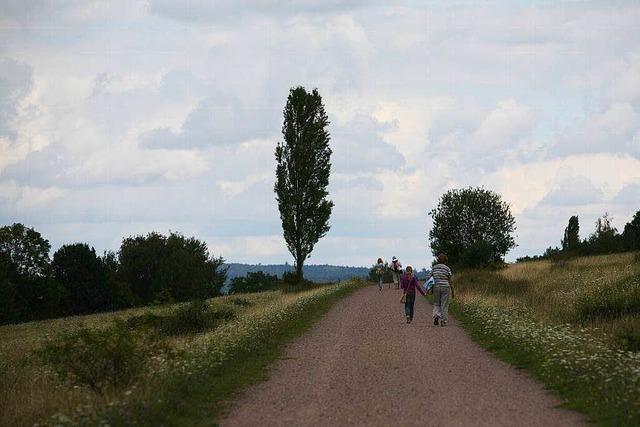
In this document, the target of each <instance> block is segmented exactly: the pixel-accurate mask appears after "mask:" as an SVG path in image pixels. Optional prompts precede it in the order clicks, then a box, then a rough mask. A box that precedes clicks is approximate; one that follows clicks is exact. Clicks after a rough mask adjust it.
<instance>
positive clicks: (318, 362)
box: [221, 287, 585, 426]
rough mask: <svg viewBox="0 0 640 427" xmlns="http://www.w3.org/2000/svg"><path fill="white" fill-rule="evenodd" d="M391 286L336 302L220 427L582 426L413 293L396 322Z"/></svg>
mask: <svg viewBox="0 0 640 427" xmlns="http://www.w3.org/2000/svg"><path fill="white" fill-rule="evenodd" d="M398 292H399V291H396V290H388V289H386V288H385V289H384V291H382V292H378V290H377V288H374V287H368V288H366V289H362V290H359V291H357V292H356V293H354V294H353V295H351V296H349V297H347V298H346V299H344V300H342V301H340V302H339V303H338V304H336V305H335V306H334V307H333V308H332V309H331V311H330V312H329V313H328V314H327V315H326V316H325V317H324V318H323V319H321V320H320V321H319V322H318V323H317V324H316V325H315V326H314V327H313V328H312V329H311V330H310V331H308V332H307V333H306V334H305V335H304V336H302V337H301V338H299V339H298V340H296V341H295V342H293V343H292V344H291V345H289V347H288V348H287V350H286V356H285V357H284V358H283V359H282V360H280V361H278V362H277V363H276V364H275V365H274V366H273V368H272V370H271V374H270V378H269V380H267V381H265V382H263V383H261V384H258V385H255V386H253V387H251V388H249V389H248V390H247V391H246V392H245V393H244V394H243V395H242V396H240V398H239V399H238V400H237V401H236V402H235V404H234V405H233V407H232V408H231V411H230V413H229V414H228V417H227V418H226V419H225V420H222V421H221V425H223V426H239V425H242V426H256V425H283V426H284V425H288V426H291V425H295V426H302V425H363V426H364V425H366V426H374V425H429V426H431V425H433V426H436V425H437V426H467V425H487V426H489V425H490V426H498V425H503V426H513V425H522V426H534V425H535V426H543V425H544V426H552V425H557V426H569V425H582V424H585V421H584V419H583V418H582V417H581V416H580V415H578V414H576V413H574V412H571V411H567V410H564V409H559V408H557V406H558V405H559V404H560V403H561V402H560V401H559V399H558V398H555V397H554V396H552V395H550V394H549V393H548V392H546V391H545V390H544V389H543V387H542V385H541V384H540V383H538V382H536V381H534V380H532V379H530V378H529V377H528V376H526V375H525V374H524V373H523V372H521V371H518V370H516V369H514V368H513V367H511V366H510V365H508V364H506V363H504V362H501V361H499V360H497V359H496V358H495V357H493V356H492V355H491V354H490V353H488V352H486V351H485V350H483V349H482V348H480V347H479V346H478V345H476V344H475V343H474V342H473V341H471V339H470V338H469V337H468V336H467V335H466V333H465V332H464V331H463V330H462V329H461V328H460V327H459V326H458V324H457V323H456V322H455V320H450V323H449V325H448V326H447V327H444V328H442V327H436V326H433V325H432V323H431V316H430V313H431V306H430V305H429V304H428V303H427V301H426V300H425V299H424V298H420V297H419V298H417V301H416V315H415V318H414V321H413V323H412V324H410V325H407V324H406V323H405V322H404V316H403V312H402V306H401V304H400V303H399V302H398V301H399V298H400V294H399V293H398Z"/></svg>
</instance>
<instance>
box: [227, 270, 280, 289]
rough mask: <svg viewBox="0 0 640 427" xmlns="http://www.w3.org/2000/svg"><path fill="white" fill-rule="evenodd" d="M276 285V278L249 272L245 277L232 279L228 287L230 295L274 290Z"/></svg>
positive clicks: (270, 275) (259, 272)
mask: <svg viewBox="0 0 640 427" xmlns="http://www.w3.org/2000/svg"><path fill="white" fill-rule="evenodd" d="M277 284H278V276H276V275H275V274H265V273H264V272H262V271H256V272H249V273H247V276H246V277H234V278H233V279H231V286H230V287H229V293H230V294H240V293H250V292H263V291H268V290H271V289H274V288H275V287H276V285H277Z"/></svg>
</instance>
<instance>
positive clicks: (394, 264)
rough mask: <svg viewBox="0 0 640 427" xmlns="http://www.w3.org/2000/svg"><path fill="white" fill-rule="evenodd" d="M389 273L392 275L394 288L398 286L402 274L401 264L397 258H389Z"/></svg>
mask: <svg viewBox="0 0 640 427" xmlns="http://www.w3.org/2000/svg"><path fill="white" fill-rule="evenodd" d="M391 274H392V275H393V283H395V285H396V289H399V288H400V276H401V275H402V264H400V261H398V258H396V257H393V258H391Z"/></svg>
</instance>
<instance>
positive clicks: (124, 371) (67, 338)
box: [38, 322, 154, 393]
mask: <svg viewBox="0 0 640 427" xmlns="http://www.w3.org/2000/svg"><path fill="white" fill-rule="evenodd" d="M153 350H154V346H153V345H152V344H151V342H149V341H145V340H144V338H143V337H141V336H139V335H136V334H134V333H133V332H131V330H129V328H128V327H127V325H126V324H125V323H124V322H116V323H114V325H113V326H112V327H110V328H107V329H103V330H91V329H88V328H81V329H78V330H75V331H72V332H64V333H61V334H59V335H58V337H57V339H55V340H53V341H51V342H49V343H48V344H47V345H46V346H45V347H44V348H43V349H42V350H40V351H39V352H38V356H39V357H40V359H41V360H42V361H43V362H45V363H46V364H48V365H49V366H50V367H51V368H52V369H53V371H54V372H55V373H56V374H58V376H59V377H60V378H61V379H63V380H65V381H70V382H71V383H74V384H77V385H82V386H89V387H90V388H91V389H93V390H95V391H96V392H99V393H101V392H104V391H105V390H107V389H111V388H117V387H123V386H126V385H129V384H131V383H132V382H133V381H134V380H135V379H136V378H138V377H139V376H140V375H142V373H143V372H144V362H145V359H146V358H147V357H148V356H149V355H150V354H152V353H153Z"/></svg>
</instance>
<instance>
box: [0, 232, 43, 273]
mask: <svg viewBox="0 0 640 427" xmlns="http://www.w3.org/2000/svg"><path fill="white" fill-rule="evenodd" d="M50 249H51V245H50V244H49V241H48V240H46V239H44V238H43V237H42V236H41V235H40V233H38V232H37V231H35V230H34V229H33V228H27V227H25V226H24V225H22V224H19V223H15V224H13V225H11V226H5V227H2V228H0V254H2V253H4V254H7V255H8V256H9V259H10V260H11V264H12V265H13V266H14V268H15V273H16V274H17V275H19V276H22V277H25V278H34V277H42V276H45V275H46V274H47V273H48V270H49V250H50Z"/></svg>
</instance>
